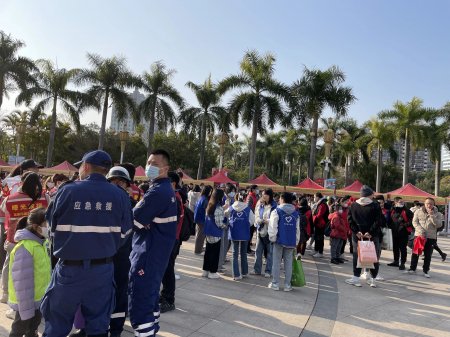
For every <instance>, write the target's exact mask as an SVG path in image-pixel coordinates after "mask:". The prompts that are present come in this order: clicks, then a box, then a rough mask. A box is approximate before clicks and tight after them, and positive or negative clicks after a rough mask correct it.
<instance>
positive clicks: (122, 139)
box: [119, 130, 128, 164]
mask: <svg viewBox="0 0 450 337" xmlns="http://www.w3.org/2000/svg"><path fill="white" fill-rule="evenodd" d="M119 139H120V163H121V164H122V163H123V154H124V152H125V145H126V143H127V141H128V131H126V130H123V131H120V132H119Z"/></svg>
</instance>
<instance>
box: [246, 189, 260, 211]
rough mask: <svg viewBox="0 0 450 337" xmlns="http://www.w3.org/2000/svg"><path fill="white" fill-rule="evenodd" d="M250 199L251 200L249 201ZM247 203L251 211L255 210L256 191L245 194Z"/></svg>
mask: <svg viewBox="0 0 450 337" xmlns="http://www.w3.org/2000/svg"><path fill="white" fill-rule="evenodd" d="M250 200H251V202H250ZM246 202H247V204H248V205H249V206H250V208H251V209H252V211H253V212H255V207H256V203H257V202H258V199H257V198H256V193H255V192H250V193H249V194H248V195H247V200H246Z"/></svg>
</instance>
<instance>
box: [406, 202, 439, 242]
mask: <svg viewBox="0 0 450 337" xmlns="http://www.w3.org/2000/svg"><path fill="white" fill-rule="evenodd" d="M443 220H444V216H443V215H442V213H440V212H438V210H437V208H436V207H435V208H434V214H433V215H429V214H428V213H427V211H426V209H425V207H421V208H420V209H418V210H417V211H416V212H415V213H414V218H413V221H412V223H413V226H414V228H415V230H416V233H415V236H421V235H425V237H426V238H427V239H436V238H437V230H438V228H440V227H441V226H442V221H443Z"/></svg>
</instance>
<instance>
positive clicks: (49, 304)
mask: <svg viewBox="0 0 450 337" xmlns="http://www.w3.org/2000/svg"><path fill="white" fill-rule="evenodd" d="M114 293H115V291H114V267H113V264H112V263H108V264H101V265H92V266H91V265H90V264H89V263H88V262H86V263H85V265H84V266H65V265H63V264H62V263H61V262H58V263H57V264H56V266H55V269H54V270H53V274H52V280H51V282H50V285H49V287H48V289H47V292H46V293H45V295H44V298H43V300H42V304H41V312H42V316H43V317H44V320H45V329H44V334H43V336H45V337H67V335H68V334H69V333H70V331H71V330H72V325H73V320H74V317H75V313H76V311H77V310H78V307H79V306H81V311H82V313H83V316H84V318H85V320H86V334H87V335H88V336H92V335H103V336H107V334H108V327H109V321H110V317H111V313H112V311H113V308H114V305H115V297H114Z"/></svg>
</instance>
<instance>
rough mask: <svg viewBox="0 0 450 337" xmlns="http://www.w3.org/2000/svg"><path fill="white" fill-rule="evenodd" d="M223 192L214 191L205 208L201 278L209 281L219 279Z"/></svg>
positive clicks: (222, 227) (223, 222) (223, 218)
mask: <svg viewBox="0 0 450 337" xmlns="http://www.w3.org/2000/svg"><path fill="white" fill-rule="evenodd" d="M224 195H225V194H224V191H223V190H221V189H215V190H214V191H213V193H212V195H211V198H210V199H209V202H208V206H207V207H206V221H205V228H204V232H205V235H206V250H205V256H204V257H203V274H202V277H207V278H210V279H217V278H219V277H220V276H219V274H217V269H218V266H219V255H220V246H221V238H222V231H223V229H224V228H226V226H227V225H226V218H225V214H224V211H223V207H222V199H223V197H224Z"/></svg>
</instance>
